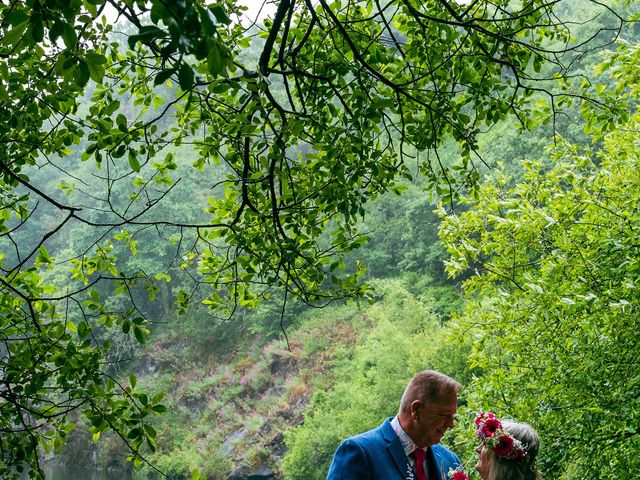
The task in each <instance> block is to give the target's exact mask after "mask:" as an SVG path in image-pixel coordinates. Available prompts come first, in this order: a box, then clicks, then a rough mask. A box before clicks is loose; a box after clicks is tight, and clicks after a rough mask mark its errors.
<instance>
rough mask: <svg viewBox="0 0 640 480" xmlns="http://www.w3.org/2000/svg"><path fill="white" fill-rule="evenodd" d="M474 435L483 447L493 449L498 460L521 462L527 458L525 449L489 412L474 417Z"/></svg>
mask: <svg viewBox="0 0 640 480" xmlns="http://www.w3.org/2000/svg"><path fill="white" fill-rule="evenodd" d="M476 434H477V435H478V438H479V439H480V441H481V442H482V444H483V445H486V446H488V447H489V448H491V449H493V453H495V454H496V455H497V456H498V457H499V458H502V459H504V460H511V461H514V462H522V461H524V460H525V459H526V458H527V448H526V446H525V445H524V444H523V443H522V442H521V441H520V440H517V439H515V438H513V436H512V435H511V434H510V433H509V432H507V431H506V430H504V429H503V428H502V423H500V420H498V419H497V418H496V416H495V415H494V414H493V413H491V412H482V413H481V414H480V415H478V416H477V417H476Z"/></svg>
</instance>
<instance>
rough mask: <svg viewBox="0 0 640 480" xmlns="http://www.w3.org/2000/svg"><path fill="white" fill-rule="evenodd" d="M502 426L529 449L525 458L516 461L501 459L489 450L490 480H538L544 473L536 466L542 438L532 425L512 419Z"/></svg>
mask: <svg viewBox="0 0 640 480" xmlns="http://www.w3.org/2000/svg"><path fill="white" fill-rule="evenodd" d="M502 428H503V429H504V430H505V431H506V432H508V433H509V434H510V435H511V436H512V437H513V438H515V439H516V440H519V441H520V442H522V444H523V445H524V447H525V449H526V450H527V457H526V459H525V460H523V461H520V462H516V461H509V460H502V459H500V458H499V457H498V456H497V455H496V454H495V453H494V451H493V449H491V448H490V449H488V450H489V456H488V460H489V480H537V479H539V478H540V477H541V476H542V475H541V474H540V472H539V471H538V469H537V467H536V457H537V456H538V451H540V438H539V437H538V434H537V433H536V431H535V430H534V429H533V427H532V426H531V425H528V424H526V423H518V422H513V421H510V420H504V421H503V422H502Z"/></svg>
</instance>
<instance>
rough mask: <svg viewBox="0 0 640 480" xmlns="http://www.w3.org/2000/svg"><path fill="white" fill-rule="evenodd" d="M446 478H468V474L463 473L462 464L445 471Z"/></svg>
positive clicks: (465, 479) (466, 479)
mask: <svg viewBox="0 0 640 480" xmlns="http://www.w3.org/2000/svg"><path fill="white" fill-rule="evenodd" d="M447 478H448V479H449V480H469V476H468V475H467V474H466V473H464V467H463V466H462V465H460V466H459V467H458V468H456V469H455V470H454V469H453V468H450V469H449V472H448V473H447Z"/></svg>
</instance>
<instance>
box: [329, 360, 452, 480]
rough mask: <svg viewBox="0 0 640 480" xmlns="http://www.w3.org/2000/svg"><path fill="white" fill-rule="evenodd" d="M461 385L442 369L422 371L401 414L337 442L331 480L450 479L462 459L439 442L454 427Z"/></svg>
mask: <svg viewBox="0 0 640 480" xmlns="http://www.w3.org/2000/svg"><path fill="white" fill-rule="evenodd" d="M461 388H462V386H461V385H460V384H459V383H458V382H456V381H455V380H454V379H452V378H451V377H448V376H447V375H444V374H443V373H440V372H436V371H433V370H425V371H424V372H420V373H418V374H417V375H416V376H415V377H413V378H412V379H411V381H410V382H409V385H407V388H406V389H405V391H404V394H403V395H402V400H401V401H400V410H399V412H398V415H396V416H395V417H394V418H388V419H387V420H386V421H385V422H384V423H383V424H382V425H381V426H379V427H378V428H376V429H373V430H370V431H368V432H365V433H361V434H360V435H356V436H355V437H351V438H348V439H346V440H345V441H343V442H342V443H341V444H340V446H338V449H337V450H336V453H335V455H334V457H333V462H332V463H331V468H329V474H328V475H327V480H447V473H448V471H449V469H450V468H453V469H455V468H456V467H458V465H460V460H459V459H458V457H457V456H456V455H455V454H453V453H452V452H451V451H449V450H448V449H446V448H445V447H443V446H442V445H438V443H440V440H441V439H442V437H443V436H444V434H445V432H446V431H447V430H448V429H450V428H453V421H454V416H455V414H456V411H457V410H458V392H459V391H460V389H461Z"/></svg>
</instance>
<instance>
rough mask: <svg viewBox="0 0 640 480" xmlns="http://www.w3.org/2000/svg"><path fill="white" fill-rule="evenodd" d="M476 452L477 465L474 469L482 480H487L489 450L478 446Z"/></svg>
mask: <svg viewBox="0 0 640 480" xmlns="http://www.w3.org/2000/svg"><path fill="white" fill-rule="evenodd" d="M476 452H477V453H478V463H476V466H475V469H476V471H477V472H478V473H479V474H480V478H482V480H489V461H490V460H489V450H487V448H486V447H484V446H483V445H480V446H479V447H478V448H476Z"/></svg>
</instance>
